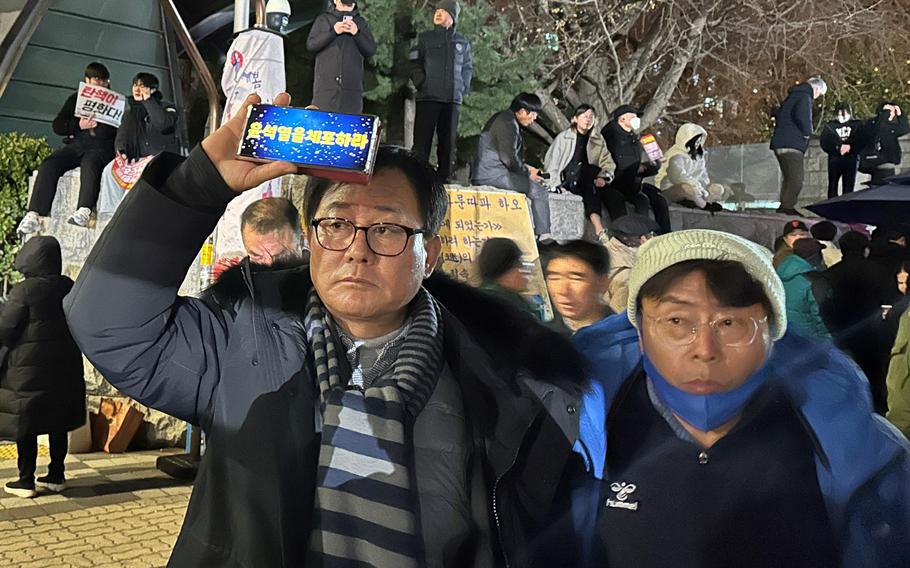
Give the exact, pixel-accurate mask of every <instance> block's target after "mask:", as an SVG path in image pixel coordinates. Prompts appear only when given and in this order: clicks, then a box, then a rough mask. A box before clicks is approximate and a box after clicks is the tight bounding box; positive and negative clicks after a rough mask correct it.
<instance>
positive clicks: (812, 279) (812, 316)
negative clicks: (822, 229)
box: [776, 237, 831, 341]
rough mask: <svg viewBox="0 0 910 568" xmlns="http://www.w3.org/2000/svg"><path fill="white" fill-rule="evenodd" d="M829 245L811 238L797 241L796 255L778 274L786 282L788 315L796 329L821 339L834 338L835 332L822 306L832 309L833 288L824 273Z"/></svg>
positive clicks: (783, 264) (784, 263)
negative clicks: (824, 252) (829, 302)
mask: <svg viewBox="0 0 910 568" xmlns="http://www.w3.org/2000/svg"><path fill="white" fill-rule="evenodd" d="M824 248H825V245H823V244H821V243H820V242H818V241H817V240H815V239H813V238H810V237H807V238H803V239H799V240H797V241H795V242H794V243H793V254H791V255H790V256H788V257H787V258H786V259H784V261H783V262H781V263H780V264H779V265H778V266H777V269H776V270H777V274H778V275H780V279H781V280H782V281H783V283H784V292H785V295H786V302H787V318H788V320H789V321H790V324H791V325H792V326H793V327H794V329H798V330H799V331H800V332H801V333H803V334H805V335H809V336H812V337H817V338H819V339H827V340H829V341H830V340H831V332H830V331H829V330H828V326H827V325H825V321H824V319H823V318H822V309H823V307H824V308H828V307H829V306H830V304H828V299H829V298H830V296H831V288H830V286H829V284H828V282H827V281H826V279H825V277H824V276H822V274H821V271H822V270H824V261H823V260H822V250H823V249H824Z"/></svg>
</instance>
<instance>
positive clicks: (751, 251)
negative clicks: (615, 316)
mask: <svg viewBox="0 0 910 568" xmlns="http://www.w3.org/2000/svg"><path fill="white" fill-rule="evenodd" d="M687 260H732V261H736V262H739V263H740V264H742V265H743V267H744V268H745V269H746V272H748V273H749V274H750V275H751V276H752V277H753V278H755V280H756V281H757V282H759V283H760V284H761V285H762V287H763V288H764V289H765V294H767V296H768V299H769V300H770V301H771V307H772V309H773V311H774V314H773V317H772V320H773V321H772V322H771V326H770V329H771V339H772V340H775V341H776V340H778V339H780V338H781V337H783V335H784V332H786V331H787V308H786V303H785V300H784V284H783V282H781V280H780V277H778V275H777V272H775V270H774V267H773V266H772V265H771V251H769V250H768V249H766V248H764V247H762V246H759V245H757V244H755V243H753V242H752V241H749V240H746V239H744V238H742V237H740V236H737V235H733V234H731V233H724V232H721V231H710V230H707V229H691V230H688V231H677V232H675V233H669V234H666V235H662V236H660V237H655V238H653V239H651V240H649V241H647V242H646V243H645V244H643V245H642V246H641V248H639V249H638V255H637V257H636V259H635V265H634V266H633V267H632V271H631V272H630V274H629V303H628V305H627V310H628V311H627V316H628V318H629V321H630V322H632V325H634V326H635V327H636V328H637V327H638V314H637V311H638V292H639V290H640V289H641V287H642V285H643V284H644V283H645V282H647V281H648V280H650V279H651V277H653V276H654V275H655V274H657V273H658V272H660V271H661V270H663V269H665V268H669V267H671V266H673V265H674V264H679V263H680V262H684V261H687Z"/></svg>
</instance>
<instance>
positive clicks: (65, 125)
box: [51, 93, 117, 150]
mask: <svg viewBox="0 0 910 568" xmlns="http://www.w3.org/2000/svg"><path fill="white" fill-rule="evenodd" d="M78 98H79V95H78V93H73V94H72V95H70V96H69V98H68V99H66V102H65V103H63V106H62V107H60V112H58V113H57V116H56V118H54V122H53V123H52V124H51V126H52V127H53V129H54V132H55V133H57V134H59V135H60V136H63V143H64V144H72V145H73V147H74V148H85V149H98V150H112V149H113V146H114V137H115V136H117V129H116V128H114V127H113V126H109V125H107V124H99V125H98V126H96V127H95V128H89V129H88V130H82V129H81V128H79V117H77V116H76V99H78Z"/></svg>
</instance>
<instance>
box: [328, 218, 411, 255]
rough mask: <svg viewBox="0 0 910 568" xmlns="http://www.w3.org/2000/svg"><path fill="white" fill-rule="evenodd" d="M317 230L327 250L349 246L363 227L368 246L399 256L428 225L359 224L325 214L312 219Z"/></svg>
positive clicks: (375, 251)
mask: <svg viewBox="0 0 910 568" xmlns="http://www.w3.org/2000/svg"><path fill="white" fill-rule="evenodd" d="M310 226H311V227H313V230H314V232H315V233H316V242H318V243H319V246H321V247H322V248H324V249H326V250H333V251H342V250H347V249H348V248H349V247H350V246H351V245H352V244H354V239H355V238H357V231H363V232H364V234H365V235H366V238H367V246H368V247H370V250H371V251H373V252H374V253H376V254H378V255H379V256H398V255H400V254H401V253H403V252H404V249H406V248H407V246H408V240H410V238H411V237H412V236H414V235H425V234H427V230H426V229H414V228H411V227H405V226H404V225H399V224H397V223H373V224H372V225H368V226H366V227H358V226H357V225H355V224H354V223H352V222H350V221H348V220H347V219H344V218H342V217H322V218H320V219H313V220H312V221H311V222H310Z"/></svg>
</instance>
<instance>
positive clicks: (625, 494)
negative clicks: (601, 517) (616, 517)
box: [606, 481, 638, 511]
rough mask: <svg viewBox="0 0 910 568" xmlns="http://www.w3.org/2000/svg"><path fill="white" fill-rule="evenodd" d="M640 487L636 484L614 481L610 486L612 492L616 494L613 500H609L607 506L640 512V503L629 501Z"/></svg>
mask: <svg viewBox="0 0 910 568" xmlns="http://www.w3.org/2000/svg"><path fill="white" fill-rule="evenodd" d="M636 489H638V487H637V486H636V485H635V484H634V483H626V482H625V481H614V482H613V483H611V484H610V491H612V492H613V493H615V494H616V495H614V498H613V499H607V503H606V506H607V507H612V508H614V509H628V510H629V511H637V510H638V501H629V496H630V495H631V494H632V493H634V492H635V490H636Z"/></svg>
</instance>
